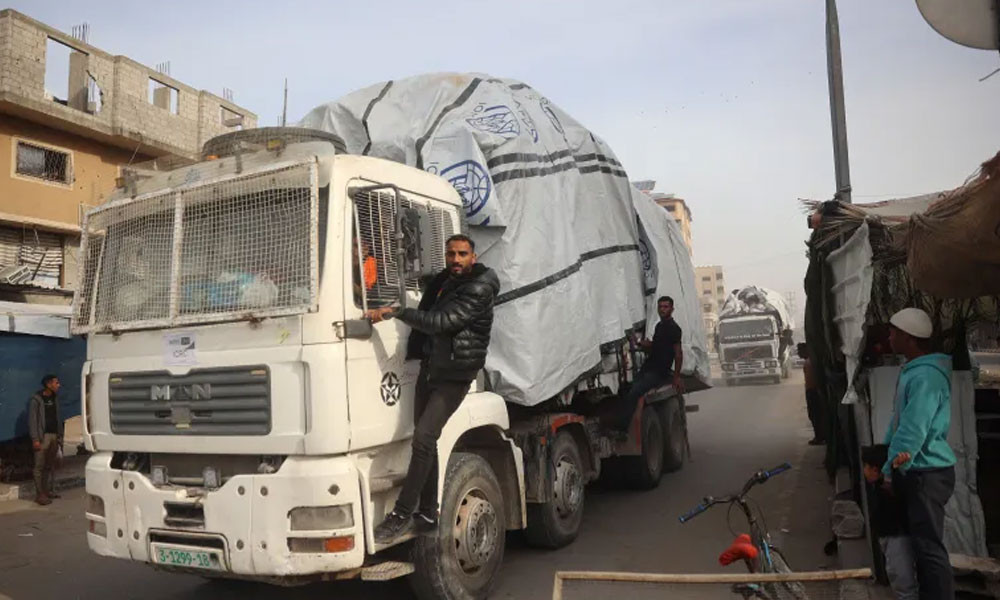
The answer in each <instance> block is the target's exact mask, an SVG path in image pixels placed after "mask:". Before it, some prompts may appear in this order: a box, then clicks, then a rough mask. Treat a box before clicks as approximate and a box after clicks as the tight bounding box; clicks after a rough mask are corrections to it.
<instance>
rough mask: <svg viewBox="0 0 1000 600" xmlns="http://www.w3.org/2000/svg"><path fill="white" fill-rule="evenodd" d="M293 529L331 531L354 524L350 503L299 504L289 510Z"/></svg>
mask: <svg viewBox="0 0 1000 600" xmlns="http://www.w3.org/2000/svg"><path fill="white" fill-rule="evenodd" d="M288 519H289V521H290V522H291V523H290V528H291V530H292V531H329V530H331V529H344V528H346V527H353V526H354V511H352V510H351V505H350V504H339V505H337V506H299V507H297V508H293V509H292V510H290V511H288Z"/></svg>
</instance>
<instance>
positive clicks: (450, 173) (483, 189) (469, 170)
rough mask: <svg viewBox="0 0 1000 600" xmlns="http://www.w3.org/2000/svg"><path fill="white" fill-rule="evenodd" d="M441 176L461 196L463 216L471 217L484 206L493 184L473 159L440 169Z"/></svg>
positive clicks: (487, 174)
mask: <svg viewBox="0 0 1000 600" xmlns="http://www.w3.org/2000/svg"><path fill="white" fill-rule="evenodd" d="M441 177H444V178H445V179H447V180H448V183H450V184H451V185H452V186H453V187H454V188H455V191H457V192H458V194H459V195H460V196H461V197H462V206H463V207H464V208H465V216H467V217H471V216H473V215H475V214H476V213H478V212H479V211H480V210H482V209H483V207H484V206H486V202H487V200H489V199H490V192H491V191H492V190H493V184H492V183H491V182H490V176H489V173H487V172H486V169H484V168H483V166H482V165H481V164H479V163H477V162H476V161H474V160H463V161H462V162H458V163H455V164H453V165H452V166H450V167H448V168H447V169H444V170H443V171H441Z"/></svg>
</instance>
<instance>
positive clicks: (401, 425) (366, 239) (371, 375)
mask: <svg viewBox="0 0 1000 600" xmlns="http://www.w3.org/2000/svg"><path fill="white" fill-rule="evenodd" d="M353 200H354V201H353V202H347V203H345V210H346V211H347V214H346V215H345V216H346V218H345V219H344V223H345V227H346V229H347V230H346V231H345V235H344V236H343V238H342V239H343V240H344V243H345V245H346V246H347V247H346V248H345V249H344V253H343V256H344V260H345V265H344V271H343V272H344V273H345V281H344V286H343V289H344V325H343V327H342V333H341V335H342V337H344V338H345V342H346V351H347V394H348V405H349V411H350V420H351V448H352V449H353V450H356V449H362V448H369V447H373V446H378V445H382V444H386V443H389V442H391V441H394V440H399V439H404V438H406V437H408V436H409V435H410V434H411V433H412V430H413V392H414V388H415V385H416V379H417V372H418V370H419V363H418V362H417V361H407V360H406V340H407V338H408V337H409V327H407V326H406V325H404V324H403V323H402V322H400V321H397V320H395V319H390V320H388V321H382V322H380V323H376V324H374V325H370V329H366V327H367V326H368V324H367V322H366V321H365V312H364V311H365V309H366V308H379V307H383V306H398V305H399V302H400V297H399V294H400V289H399V285H398V269H397V267H396V258H395V250H394V248H395V244H394V240H393V233H394V219H393V210H392V203H394V202H395V200H394V198H393V195H392V194H391V193H383V192H368V193H364V194H354V195H353ZM410 301H411V302H412V300H410Z"/></svg>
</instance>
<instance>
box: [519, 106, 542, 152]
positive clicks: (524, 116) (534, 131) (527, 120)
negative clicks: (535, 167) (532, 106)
mask: <svg viewBox="0 0 1000 600" xmlns="http://www.w3.org/2000/svg"><path fill="white" fill-rule="evenodd" d="M514 104H516V105H517V114H518V115H520V116H521V120H522V121H524V126H525V127H527V128H528V135H530V136H531V140H532V141H533V142H536V143H537V142H538V128H537V127H535V120H534V119H532V118H531V115H529V114H528V111H526V110H524V106H522V105H521V103H520V102H518V101H517V100H514Z"/></svg>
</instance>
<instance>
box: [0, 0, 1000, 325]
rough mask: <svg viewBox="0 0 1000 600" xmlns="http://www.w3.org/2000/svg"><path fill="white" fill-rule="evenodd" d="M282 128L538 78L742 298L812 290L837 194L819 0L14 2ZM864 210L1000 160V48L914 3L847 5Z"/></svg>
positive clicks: (847, 76)
mask: <svg viewBox="0 0 1000 600" xmlns="http://www.w3.org/2000/svg"><path fill="white" fill-rule="evenodd" d="M7 3H8V5H9V6H10V7H11V8H14V9H16V10H19V11H21V12H23V13H25V14H27V15H29V16H31V17H33V18H35V19H38V20H40V21H42V22H44V23H47V24H49V25H51V26H54V27H56V28H58V29H60V30H63V31H69V30H70V29H71V28H72V26H74V25H78V24H81V23H88V24H89V25H90V43H91V44H93V45H95V46H97V47H98V48H101V49H103V50H105V51H108V52H111V53H113V54H123V55H126V56H129V57H131V58H133V59H135V60H137V61H139V62H141V63H143V64H146V65H151V66H152V65H156V64H158V63H162V62H165V61H169V62H170V67H171V71H170V72H171V75H172V76H173V77H174V78H176V79H179V80H180V81H182V82H184V83H186V84H188V85H192V86H194V87H198V88H201V89H207V90H209V91H212V92H214V93H217V94H220V95H221V93H222V88H223V87H225V88H229V89H231V90H233V91H234V100H235V101H236V102H237V103H238V104H240V105H241V106H244V107H246V108H248V109H250V110H251V111H253V112H255V113H257V115H258V116H259V123H260V124H261V125H274V124H277V122H278V119H279V117H280V114H281V109H282V86H283V81H284V79H285V78H286V77H287V78H288V85H289V99H288V117H289V122H293V121H295V120H297V119H298V118H300V117H301V116H303V115H304V114H305V113H306V112H307V111H308V110H309V109H311V108H313V107H314V106H316V105H319V104H322V103H324V102H329V101H332V100H335V99H337V98H339V97H341V96H343V95H344V94H346V93H348V92H351V91H354V90H357V89H359V88H362V87H365V86H368V85H371V84H373V83H377V82H380V81H385V80H387V79H398V78H402V77H406V76H409V75H416V74H420V73H428V72H436V71H459V72H481V73H489V74H491V75H494V76H498V77H509V78H514V79H520V80H522V81H524V82H527V83H529V84H530V85H531V86H532V87H534V88H535V89H536V90H538V91H539V92H541V93H543V94H544V95H546V96H547V97H548V98H549V99H550V100H551V101H552V102H553V103H555V104H557V105H559V106H560V107H561V108H562V109H564V110H565V111H566V112H568V113H569V114H571V115H572V116H573V117H574V118H576V119H577V120H578V121H580V122H581V123H583V124H584V125H585V126H587V127H588V128H589V129H591V130H592V131H593V132H595V133H596V134H597V135H599V136H600V137H602V138H603V139H604V140H606V141H607V142H608V143H609V144H610V146H611V147H612V148H613V149H614V151H615V153H616V154H617V155H618V158H619V159H620V160H621V162H622V163H623V164H624V166H625V168H626V170H627V172H628V174H629V176H630V178H631V179H633V180H639V179H654V180H656V181H657V190H658V191H662V192H668V193H674V194H676V195H678V196H680V197H683V198H685V199H686V200H687V202H688V203H689V206H690V208H691V212H692V217H693V219H694V223H693V227H692V234H693V240H694V242H693V243H694V261H695V263H696V264H699V265H701V264H721V265H722V266H723V268H724V271H725V276H726V284H727V287H729V288H735V287H738V286H743V285H748V284H755V285H762V286H765V287H769V288H772V289H775V290H777V291H780V292H782V293H787V292H794V293H795V297H796V300H797V310H796V312H797V313H799V315H800V317H799V319H801V311H802V308H803V306H802V305H803V304H804V298H805V296H804V293H803V292H802V279H803V277H804V274H805V267H806V260H805V245H804V241H805V239H806V238H807V237H808V235H809V231H808V229H807V228H806V217H805V214H804V213H803V211H802V209H801V206H800V203H799V199H800V198H813V199H828V198H830V197H832V195H833V192H834V188H835V186H834V173H833V151H832V140H831V132H830V112H829V101H828V92H827V77H826V50H825V37H824V36H825V30H824V27H825V13H824V5H823V2H822V1H821V0H712V1H711V2H707V1H700V2H691V1H690V0H685V1H681V0H659V1H656V0H651V1H631V0H618V1H616V2H598V1H593V0H576V1H572V2H570V1H560V0H549V1H547V2H537V1H535V2H527V1H520V0H510V1H507V2H481V1H478V0H461V1H451V0H448V1H437V2H430V1H427V2H412V1H407V0H391V1H390V0H386V1H379V0H369V1H368V2H364V3H361V2H350V3H348V2H342V1H326V2H319V1H316V2H306V1H293V0H289V1H285V2H266V1H246V2H235V1H214V2H190V1H187V0H178V1H175V2H161V3H148V2H117V1H100V2H88V3H81V2H68V1H62V0H30V1H23V0H7ZM839 12H840V27H841V44H842V50H843V67H844V88H845V97H846V109H847V132H848V141H849V145H850V169H851V178H852V184H853V190H854V199H855V202H874V201H878V200H884V199H888V198H893V197H902V196H909V195H917V194H922V193H927V192H934V191H940V190H944V189H951V188H954V187H956V186H958V185H960V184H961V183H962V182H963V181H965V179H966V178H967V177H968V176H970V175H971V174H972V173H973V172H974V171H975V169H976V168H977V166H978V165H979V164H980V163H981V162H983V161H985V160H986V159H988V158H990V157H991V156H993V155H994V154H995V153H996V152H997V150H1000V135H998V134H1000V111H998V110H996V107H997V106H998V105H1000V75H997V76H995V77H992V78H990V79H987V80H986V81H983V82H980V81H979V79H980V78H982V77H983V76H985V75H987V74H989V73H990V72H991V71H993V70H994V69H995V68H997V66H1000V55H998V53H996V52H987V51H982V50H973V49H969V48H965V47H962V46H959V45H957V44H955V43H953V42H951V41H949V40H946V39H945V38H943V37H941V36H940V35H939V34H937V33H936V32H935V31H934V30H933V29H931V27H930V26H929V25H928V24H927V23H926V22H925V21H924V20H923V18H922V17H921V15H920V13H919V11H918V9H917V6H916V4H915V2H913V1H912V0H875V1H873V0H840V2H839Z"/></svg>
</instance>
